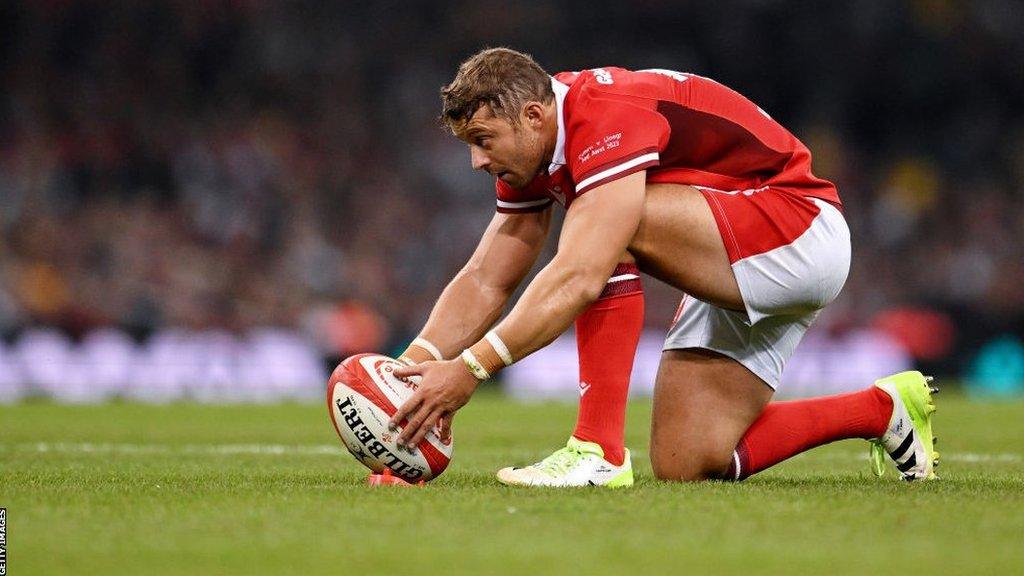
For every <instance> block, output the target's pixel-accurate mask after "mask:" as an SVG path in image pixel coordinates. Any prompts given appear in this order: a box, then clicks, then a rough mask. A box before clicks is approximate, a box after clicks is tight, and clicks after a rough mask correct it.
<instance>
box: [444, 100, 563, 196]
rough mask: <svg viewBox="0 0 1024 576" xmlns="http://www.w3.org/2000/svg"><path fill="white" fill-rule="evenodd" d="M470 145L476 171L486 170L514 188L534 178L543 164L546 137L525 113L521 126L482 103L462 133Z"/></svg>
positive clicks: (460, 135)
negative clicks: (499, 115)
mask: <svg viewBox="0 0 1024 576" xmlns="http://www.w3.org/2000/svg"><path fill="white" fill-rule="evenodd" d="M459 138H461V139H462V140H463V141H464V142H466V143H467V144H469V154H470V159H471V160H472V163H473V169H474V170H484V171H486V172H487V173H488V174H490V175H492V176H494V177H495V178H498V179H500V180H502V181H504V182H505V183H506V184H508V185H509V186H511V187H513V188H522V187H524V186H526V185H527V184H529V183H530V181H531V180H533V177H534V176H536V175H537V172H539V171H540V169H541V167H542V166H543V162H542V160H543V156H544V140H543V132H542V130H540V128H539V126H538V125H537V124H536V123H535V122H532V121H530V118H528V117H527V114H526V113H524V115H523V117H521V118H520V122H519V125H518V126H513V125H512V123H511V122H509V121H508V120H506V119H505V118H501V117H498V116H495V115H494V113H493V112H492V111H491V108H490V106H487V105H486V104H485V105H483V106H481V107H480V109H479V110H477V111H476V114H474V115H473V117H472V118H470V120H469V122H467V123H466V126H465V128H464V129H463V130H462V131H461V133H460V134H459Z"/></svg>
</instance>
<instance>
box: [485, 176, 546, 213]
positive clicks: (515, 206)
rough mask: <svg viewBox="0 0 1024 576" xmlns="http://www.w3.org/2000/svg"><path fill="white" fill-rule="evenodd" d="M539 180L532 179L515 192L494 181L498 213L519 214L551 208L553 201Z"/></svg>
mask: <svg viewBox="0 0 1024 576" xmlns="http://www.w3.org/2000/svg"><path fill="white" fill-rule="evenodd" d="M540 180H541V179H540V178H534V179H533V181H532V182H530V183H529V184H527V185H526V187H525V188H523V189H521V190H517V189H515V188H513V187H511V186H509V185H508V184H506V183H504V182H503V181H501V180H495V185H494V188H495V195H496V196H497V197H498V207H497V210H498V212H501V213H502V214H521V213H523V212H540V211H541V210H545V209H547V207H548V206H551V204H552V202H554V200H552V199H551V197H549V196H548V195H547V190H546V189H545V187H544V183H543V182H541V181H540Z"/></svg>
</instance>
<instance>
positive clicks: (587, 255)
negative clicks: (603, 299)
mask: <svg viewBox="0 0 1024 576" xmlns="http://www.w3.org/2000/svg"><path fill="white" fill-rule="evenodd" d="M646 183H647V172H646V171H645V170H641V171H639V172H634V173H632V174H629V175H627V176H624V177H622V178H619V179H617V180H613V181H611V182H608V183H606V184H601V185H598V186H596V187H594V188H592V189H591V190H590V191H589V192H587V193H586V194H584V195H583V196H580V197H578V198H576V200H574V201H573V203H572V205H570V206H569V210H568V211H567V212H566V216H565V223H564V224H562V233H561V237H560V238H559V240H558V246H559V248H558V254H557V255H556V256H555V261H556V262H557V264H558V265H559V266H564V267H565V268H566V269H567V270H569V271H570V272H571V274H572V277H573V279H574V280H577V281H579V282H581V283H582V285H581V289H582V290H586V291H594V290H597V291H598V292H600V289H601V288H602V287H603V286H604V284H605V282H606V281H607V280H608V277H609V276H610V275H611V273H612V270H614V269H615V265H616V264H617V263H618V262H619V261H620V259H621V257H622V254H623V253H624V252H625V251H626V248H627V247H628V246H629V243H630V241H631V240H632V239H633V236H634V235H635V234H636V230H637V227H639V225H640V218H641V217H642V215H643V206H644V194H645V191H646ZM595 297H596V294H595Z"/></svg>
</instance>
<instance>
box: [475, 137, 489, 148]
mask: <svg viewBox="0 0 1024 576" xmlns="http://www.w3.org/2000/svg"><path fill="white" fill-rule="evenodd" d="M475 140H476V145H477V146H487V144H488V143H489V142H490V141H491V137H490V136H477V137H476V139H475Z"/></svg>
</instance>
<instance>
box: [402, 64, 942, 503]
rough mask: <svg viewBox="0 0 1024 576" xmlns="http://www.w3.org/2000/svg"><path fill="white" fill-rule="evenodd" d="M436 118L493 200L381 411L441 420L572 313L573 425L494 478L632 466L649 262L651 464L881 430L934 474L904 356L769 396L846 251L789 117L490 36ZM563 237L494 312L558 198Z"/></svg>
mask: <svg viewBox="0 0 1024 576" xmlns="http://www.w3.org/2000/svg"><path fill="white" fill-rule="evenodd" d="M441 96H442V101H443V112H442V119H443V121H444V122H445V123H446V124H447V126H448V127H449V128H450V129H451V131H452V133H453V134H454V135H455V136H457V137H458V138H460V139H461V140H462V141H464V142H465V143H466V144H468V145H469V151H470V157H471V161H472V166H473V168H474V169H477V170H485V171H487V172H488V173H489V174H491V175H493V176H494V177H495V178H496V179H497V182H496V195H497V213H496V214H495V216H494V217H493V219H492V221H491V223H490V225H489V226H488V228H487V229H486V231H485V232H484V234H483V237H482V238H481V240H480V243H479V245H478V247H477V249H476V251H475V252H474V253H473V255H472V257H471V258H470V259H469V262H468V263H467V264H466V265H465V267H464V268H463V269H462V270H461V271H460V272H459V273H458V274H457V275H456V277H455V278H454V279H453V280H452V281H451V283H450V284H449V285H448V286H447V287H446V288H445V290H444V291H443V293H442V294H441V296H440V298H439V299H438V301H437V303H436V305H435V306H434V309H433V311H432V313H431V314H430V317H429V319H428V321H427V323H426V325H425V326H424V328H423V330H422V331H421V332H420V334H419V336H418V337H417V338H416V340H414V342H413V344H412V345H410V346H409V348H408V349H407V350H406V351H405V353H403V355H402V359H403V360H404V361H405V362H406V363H407V364H409V365H410V366H409V367H408V368H406V369H403V370H401V371H396V374H398V375H399V376H413V375H419V376H422V381H421V383H420V386H419V388H418V390H417V391H416V393H415V394H413V396H412V397H411V398H410V399H409V400H408V401H407V402H406V403H405V404H403V405H402V406H401V407H400V408H399V410H398V412H397V413H396V414H395V416H394V418H393V419H392V421H391V424H392V426H393V427H396V428H397V426H398V424H399V423H401V422H403V421H404V420H405V419H408V422H407V425H406V426H404V427H403V429H402V432H401V435H400V440H401V441H402V442H403V443H405V444H406V445H407V446H415V445H417V444H418V443H419V441H420V440H421V439H422V438H423V436H424V434H425V433H426V432H427V430H428V429H429V428H430V427H433V426H435V425H438V424H439V425H440V427H441V434H442V436H444V437H447V436H449V435H450V433H451V421H452V417H453V415H454V413H455V411H456V410H458V409H459V408H460V407H461V406H463V405H464V404H465V403H466V402H468V401H469V398H470V396H471V395H472V394H473V392H474V390H475V389H476V387H477V385H478V384H479V383H480V382H481V381H483V380H486V379H488V378H490V377H492V376H494V375H495V373H497V372H498V371H499V370H500V369H502V368H503V367H505V366H508V365H510V364H512V363H513V362H515V361H517V360H519V359H521V358H523V357H525V356H527V355H529V354H531V353H532V352H534V351H536V350H538V349H540V348H542V347H544V346H545V345H547V344H548V343H550V342H551V341H552V340H554V339H555V338H556V337H558V336H559V335H560V334H562V333H563V332H564V331H565V330H566V329H567V328H568V327H569V326H570V325H571V324H573V322H574V321H575V323H576V333H577V345H578V350H579V354H580V394H581V402H580V411H579V417H578V421H577V426H576V430H575V431H574V432H573V434H572V436H571V437H570V438H569V442H568V444H567V445H566V446H565V447H564V448H561V449H559V450H556V451H555V452H554V453H553V454H552V455H551V456H549V457H547V458H545V459H544V460H542V461H540V462H538V463H536V464H533V465H530V466H524V467H521V468H514V467H509V468H505V469H502V470H500V471H499V472H498V479H499V480H500V481H501V482H503V483H506V484H514V485H530V486H538V485H539V486H580V485H596V486H608V487H617V486H628V485H631V484H632V483H633V471H632V464H631V461H630V456H629V451H628V450H626V449H625V448H624V446H623V424H624V416H625V404H626V393H627V391H628V387H629V374H630V371H631V369H632V363H633V356H634V355H635V351H636V347H637V342H638V339H639V335H640V330H641V328H642V325H643V291H642V287H641V285H640V279H639V276H638V272H639V271H643V272H645V273H647V274H649V275H651V276H653V277H655V278H657V279H659V280H662V281H664V282H667V283H668V284H670V285H672V286H674V287H676V288H678V289H680V290H681V291H682V292H683V293H684V295H683V297H682V302H681V303H680V305H679V309H678V311H677V313H676V317H675V319H674V320H673V323H672V326H671V328H670V329H669V331H668V335H667V337H666V338H665V344H664V352H663V353H662V358H661V363H660V366H659V370H658V374H657V380H656V384H655V391H654V407H653V420H652V425H651V442H650V459H651V466H652V468H653V471H654V474H655V476H657V477H658V478H660V479H664V480H674V481H692V480H705V479H727V480H741V479H743V478H746V477H748V476H750V475H751V474H755V473H757V472H759V471H761V470H764V469H765V468H768V467H769V466H772V465H774V464H776V463H778V462H781V461H782V460H785V459H786V458H789V457H790V456H793V455H795V454H798V453H800V452H803V451H805V450H808V449H810V448H813V447H815V446H819V445H822V444H825V443H828V442H832V441H835V440H839V439H845V438H865V439H869V440H871V441H872V442H873V447H872V455H873V463H874V465H875V468H876V470H877V471H879V472H880V471H881V469H882V464H883V462H882V461H883V460H884V454H883V452H888V454H889V455H890V457H891V458H892V459H893V460H894V461H895V463H896V466H897V468H898V470H899V471H900V472H901V473H902V475H903V477H904V478H906V479H908V480H919V479H928V478H933V477H934V467H935V466H936V465H937V458H938V454H937V453H936V452H935V450H934V447H933V438H932V432H931V413H932V412H933V411H934V404H933V402H932V399H931V394H932V393H933V392H934V391H935V389H933V388H931V387H930V385H929V384H928V381H927V379H926V378H925V377H924V376H922V375H921V374H920V373H919V372H904V373H901V374H898V375H894V376H890V377H887V378H883V379H881V380H879V381H877V382H875V384H874V385H873V386H870V387H868V388H866V389H864V390H863V391H860V392H855V393H850V394H843V395H837V396H829V397H822V398H813V399H807V400H798V401H789V402H771V398H772V395H773V394H774V392H775V390H776V387H777V386H778V384H779V379H780V376H781V374H782V370H783V367H784V365H785V363H786V361H787V359H789V357H790V356H791V355H792V354H793V350H794V349H795V348H796V346H797V344H798V343H799V341H800V339H801V337H802V336H803V335H804V333H805V332H806V331H807V328H808V327H809V326H810V325H811V323H812V322H813V321H814V318H815V317H816V316H817V314H818V313H819V311H820V310H821V309H822V308H823V307H824V306H826V305H827V304H829V303H830V302H831V301H832V300H834V299H835V298H836V296H837V295H838V294H839V291H840V289H841V288H842V286H843V284H844V282H845V281H846V276H847V273H848V271H849V265H850V235H849V230H848V228H847V225H846V222H845V220H844V218H843V213H842V203H841V202H840V199H839V196H838V194H837V191H836V188H835V186H834V185H833V184H832V183H831V182H828V181H826V180H823V179H821V178H818V177H815V176H814V175H813V174H812V172H811V155H810V152H809V151H808V149H807V147H806V146H804V145H803V144H802V143H801V142H800V141H799V140H798V139H797V138H796V137H795V136H793V135H792V134H791V133H790V132H789V131H787V130H786V129H785V128H783V127H782V126H781V125H780V124H779V123H778V122H776V121H775V120H773V119H772V118H771V116H769V115H768V113H766V112H765V111H764V110H762V109H761V108H759V107H758V106H756V105H755V104H754V103H752V102H751V101H750V100H748V99H747V98H745V97H743V96H742V95H740V94H738V93H737V92H735V91H733V90H731V89H729V88H727V87H725V86H723V85H722V84H719V83H717V82H715V81H713V80H710V79H708V78H703V77H700V76H697V75H693V74H685V73H680V72H675V71H669V70H660V69H658V70H637V71H630V70H625V69H622V68H614V67H604V68H594V69H590V70H585V71H582V72H565V73H560V74H556V75H555V76H554V77H552V76H549V75H548V74H547V73H546V72H545V71H544V70H543V69H542V68H541V67H540V66H539V65H538V64H537V63H536V62H534V61H533V59H532V58H531V57H530V56H528V55H526V54H522V53H519V52H516V51H514V50H510V49H504V48H495V49H488V50H484V51H482V52H480V53H478V54H476V55H474V56H472V57H471V58H469V59H468V60H466V61H465V62H464V63H462V65H461V66H460V67H459V70H458V72H457V74H456V76H455V79H454V80H453V81H452V82H451V84H449V85H448V86H446V87H444V88H443V89H442V91H441ZM556 203H557V204H560V205H562V206H563V207H564V208H565V210H566V214H565V219H564V222H563V225H562V229H561V232H560V238H559V245H558V251H557V254H556V255H555V256H554V258H553V259H552V260H551V262H550V263H549V264H548V265H547V266H545V267H544V268H543V269H542V270H541V271H540V272H539V273H538V274H537V276H536V277H535V278H534V279H533V281H532V282H531V283H530V284H529V286H527V288H526V289H525V292H524V293H523V294H522V296H521V297H520V298H519V300H518V302H516V304H515V306H514V307H513V308H512V309H511V311H510V312H509V314H508V315H507V316H506V317H505V318H504V319H503V320H501V322H499V323H497V325H495V323H496V322H497V321H498V320H499V318H500V316H501V312H502V310H503V309H504V306H505V304H506V302H507V301H508V300H509V298H510V297H511V295H512V294H513V291H514V290H515V289H516V288H517V286H518V285H519V284H520V282H521V281H522V280H523V278H524V277H525V276H526V274H527V272H528V271H529V270H530V268H531V267H532V265H533V264H534V262H535V260H536V259H537V257H538V255H539V253H540V251H541V248H542V246H543V244H544V241H545V239H546V237H547V233H548V229H549V225H550V222H551V212H552V209H553V208H552V207H553V205H554V204H556Z"/></svg>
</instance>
